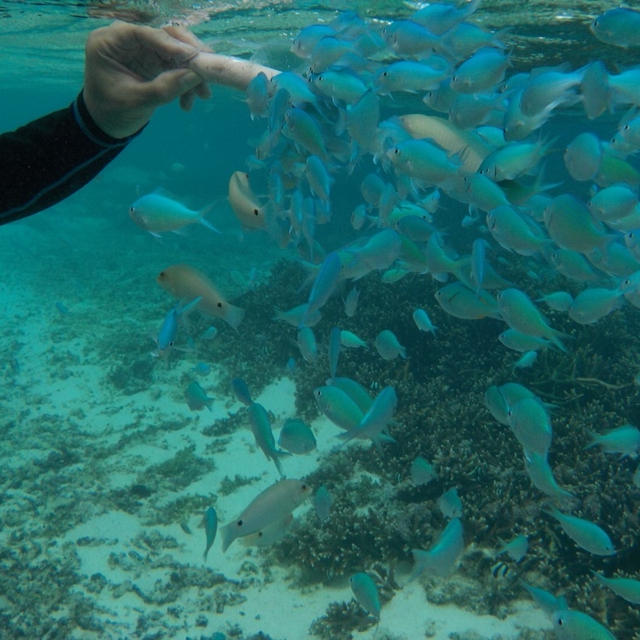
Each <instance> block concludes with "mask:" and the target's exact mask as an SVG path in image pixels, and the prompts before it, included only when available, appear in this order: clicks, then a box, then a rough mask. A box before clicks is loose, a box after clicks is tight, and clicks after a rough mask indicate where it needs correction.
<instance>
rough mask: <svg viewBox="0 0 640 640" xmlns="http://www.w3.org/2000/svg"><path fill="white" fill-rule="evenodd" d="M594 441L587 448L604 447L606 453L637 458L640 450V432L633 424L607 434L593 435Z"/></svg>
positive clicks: (624, 425)
mask: <svg viewBox="0 0 640 640" xmlns="http://www.w3.org/2000/svg"><path fill="white" fill-rule="evenodd" d="M591 435H592V437H593V439H592V440H591V442H590V443H589V444H588V445H587V446H586V447H585V449H590V448H591V447H602V450H603V451H604V452H605V453H619V454H621V455H622V456H623V457H624V456H632V457H635V456H636V455H637V453H638V450H640V430H638V428H637V427H634V426H633V425H631V424H623V425H622V426H621V427H616V428H615V429H611V431H607V433H603V434H600V433H595V432H593V433H592V434H591Z"/></svg>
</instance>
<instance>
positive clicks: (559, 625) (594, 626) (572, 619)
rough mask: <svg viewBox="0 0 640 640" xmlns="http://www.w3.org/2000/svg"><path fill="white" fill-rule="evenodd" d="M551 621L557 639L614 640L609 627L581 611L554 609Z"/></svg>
mask: <svg viewBox="0 0 640 640" xmlns="http://www.w3.org/2000/svg"><path fill="white" fill-rule="evenodd" d="M551 621H552V624H553V629H554V631H555V634H556V637H557V638H558V640H616V638H615V636H614V635H613V634H612V633H611V631H609V629H607V628H606V627H605V626H603V625H601V624H600V623H599V622H598V621H597V620H594V619H593V618H592V617H591V616H588V615H587V614H586V613H582V612H581V611H573V610H569V609H565V610H564V611H556V612H554V613H553V615H552V616H551Z"/></svg>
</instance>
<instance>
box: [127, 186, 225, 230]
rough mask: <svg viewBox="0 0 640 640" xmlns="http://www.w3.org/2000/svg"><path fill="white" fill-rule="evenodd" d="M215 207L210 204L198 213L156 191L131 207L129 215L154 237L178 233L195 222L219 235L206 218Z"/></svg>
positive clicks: (138, 200)
mask: <svg viewBox="0 0 640 640" xmlns="http://www.w3.org/2000/svg"><path fill="white" fill-rule="evenodd" d="M213 206H214V205H213V204H209V205H207V206H206V207H203V208H202V209H200V210H198V211H196V210H194V209H189V208H188V207H185V206H184V205H183V204H182V203H180V202H178V201H177V200H174V199H172V198H170V197H169V196H167V195H163V194H162V193H161V192H160V191H155V192H153V193H148V194H147V195H144V196H142V197H140V198H138V199H137V200H136V201H135V202H134V203H133V204H132V205H131V206H130V207H129V215H130V216H131V219H132V220H133V221H134V222H135V223H136V224H137V225H138V226H139V227H142V228H143V229H145V230H146V231H149V232H150V233H152V234H154V235H157V234H158V233H162V232H164V231H177V230H178V229H182V228H183V227H186V226H187V225H189V224H193V223H195V222H199V223H200V224H202V225H204V226H205V227H207V228H209V229H211V230H212V231H215V232H216V233H219V231H218V229H216V228H215V227H214V226H213V225H212V224H211V223H210V222H208V221H207V220H206V219H205V218H204V216H205V215H206V214H207V213H209V212H210V211H211V209H212V208H213Z"/></svg>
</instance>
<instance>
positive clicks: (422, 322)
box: [412, 309, 438, 336]
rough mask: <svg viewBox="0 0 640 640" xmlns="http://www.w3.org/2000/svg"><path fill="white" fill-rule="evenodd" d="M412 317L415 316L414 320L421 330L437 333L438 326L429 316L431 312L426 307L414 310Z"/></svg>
mask: <svg viewBox="0 0 640 640" xmlns="http://www.w3.org/2000/svg"><path fill="white" fill-rule="evenodd" d="M412 317H413V321H414V322H415V324H416V327H418V329H419V330H420V331H429V332H431V333H432V334H433V335H434V336H435V335H436V329H437V328H438V327H436V326H435V325H434V324H433V323H432V322H431V318H429V314H428V313H427V312H426V311H425V310H424V309H416V310H415V311H414V312H413V314H412Z"/></svg>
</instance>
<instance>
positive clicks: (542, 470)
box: [524, 452, 575, 503]
mask: <svg viewBox="0 0 640 640" xmlns="http://www.w3.org/2000/svg"><path fill="white" fill-rule="evenodd" d="M524 468H525V471H526V472H527V475H528V476H529V479H530V480H531V484H533V486H534V487H535V488H536V489H538V491H541V492H542V493H544V494H545V495H547V496H549V497H550V498H552V499H553V500H556V501H558V502H569V503H570V502H572V501H573V500H574V499H575V496H574V495H573V494H572V493H570V492H569V491H567V490H566V489H563V488H562V487H561V486H560V485H559V484H558V483H557V481H556V479H555V477H554V475H553V471H552V469H551V467H550V465H549V461H548V460H547V456H544V455H541V454H539V453H535V452H529V453H525V456H524Z"/></svg>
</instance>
